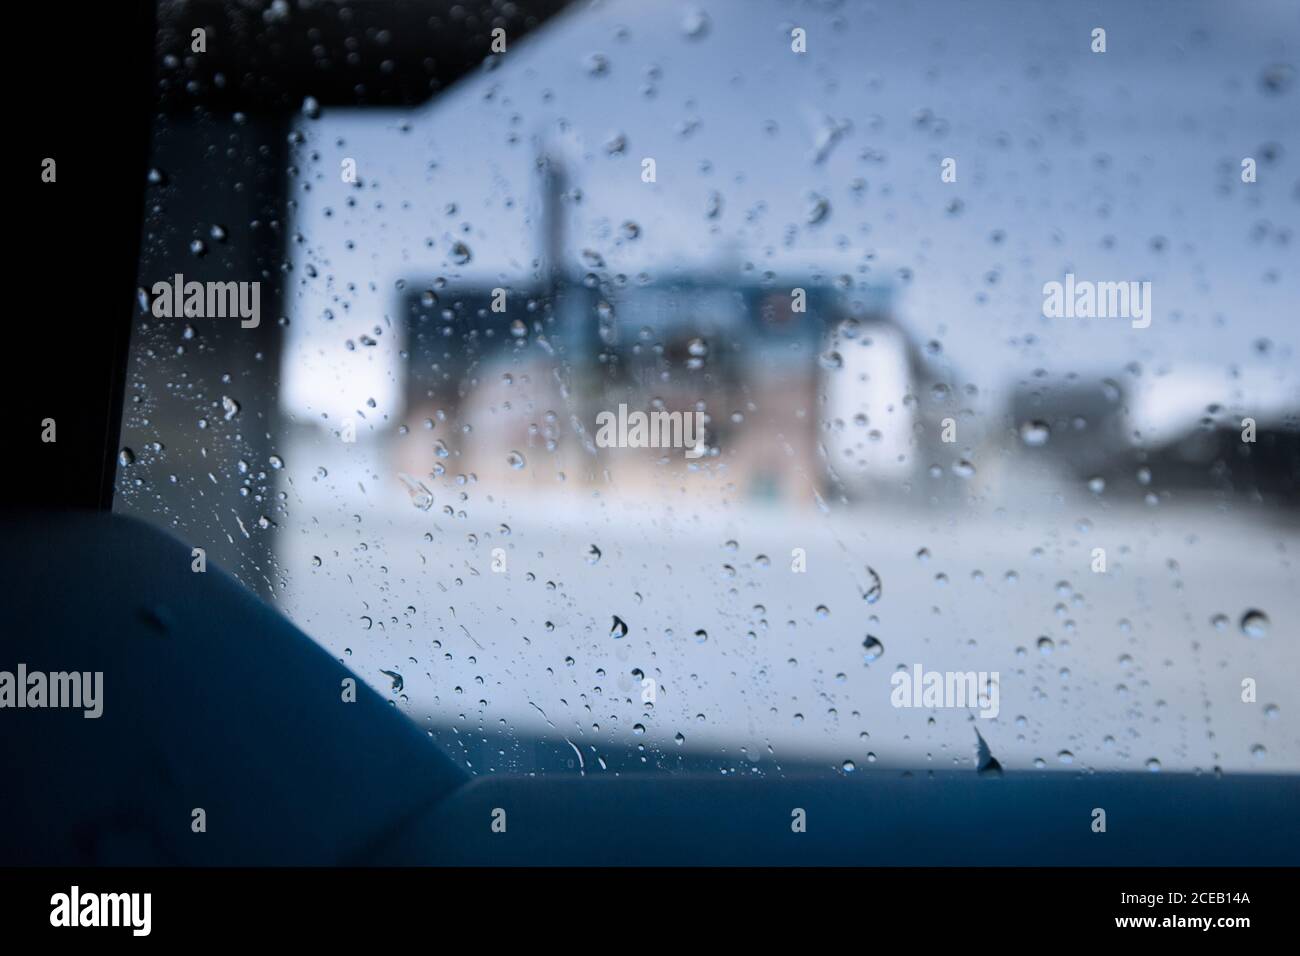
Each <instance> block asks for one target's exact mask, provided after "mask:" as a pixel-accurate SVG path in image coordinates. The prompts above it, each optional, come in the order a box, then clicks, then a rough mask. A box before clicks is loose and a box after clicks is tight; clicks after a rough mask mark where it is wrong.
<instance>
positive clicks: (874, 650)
mask: <svg viewBox="0 0 1300 956" xmlns="http://www.w3.org/2000/svg"><path fill="white" fill-rule="evenodd" d="M862 650H863V652H864V656H865V658H866V661H867V663H868V664H870V663H871V662H872V661H874V660H879V659H880V656H881V655H882V654H884V653H885V645H884V644H883V643H882V642H881V640H880V638H878V637H874V636H872V635H871V634H868V635H867V638H866V640H864V641H863V642H862Z"/></svg>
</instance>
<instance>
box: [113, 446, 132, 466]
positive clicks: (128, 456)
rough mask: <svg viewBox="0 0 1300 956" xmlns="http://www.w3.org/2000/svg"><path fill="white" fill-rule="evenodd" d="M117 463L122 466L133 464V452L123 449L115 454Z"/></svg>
mask: <svg viewBox="0 0 1300 956" xmlns="http://www.w3.org/2000/svg"><path fill="white" fill-rule="evenodd" d="M117 463H118V464H119V465H123V466H125V465H133V464H135V452H133V451H132V450H131V449H129V448H123V449H122V450H121V451H119V452H118V453H117Z"/></svg>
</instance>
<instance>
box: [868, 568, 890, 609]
mask: <svg viewBox="0 0 1300 956" xmlns="http://www.w3.org/2000/svg"><path fill="white" fill-rule="evenodd" d="M884 593H885V592H884V585H882V584H881V582H880V575H879V574H877V573H876V570H875V568H872V567H868V568H867V589H866V590H865V591H864V592H862V600H864V601H866V602H867V603H868V604H875V603H876V602H877V601H879V600H880V599H881V597H882V596H883V595H884Z"/></svg>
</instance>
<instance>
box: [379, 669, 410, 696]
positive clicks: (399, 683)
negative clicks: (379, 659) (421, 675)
mask: <svg viewBox="0 0 1300 956" xmlns="http://www.w3.org/2000/svg"><path fill="white" fill-rule="evenodd" d="M379 673H381V674H383V675H384V676H385V677H387V678H388V679H389V680H391V681H392V682H393V686H392V688H391V690H392V692H393V693H394V694H400V693H401V692H402V688H403V687H405V686H406V681H405V680H403V678H402V675H401V674H399V673H398V672H397V671H386V670H383V669H381V670H380V671H379Z"/></svg>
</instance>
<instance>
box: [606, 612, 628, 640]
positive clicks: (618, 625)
mask: <svg viewBox="0 0 1300 956" xmlns="http://www.w3.org/2000/svg"><path fill="white" fill-rule="evenodd" d="M609 636H610V637H612V638H614V639H615V640H617V639H618V638H620V637H627V623H626V622H625V621H624V620H623V619H622V618H621V617H619V616H618V615H617V614H615V615H614V625H613V627H611V628H610V631H609Z"/></svg>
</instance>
